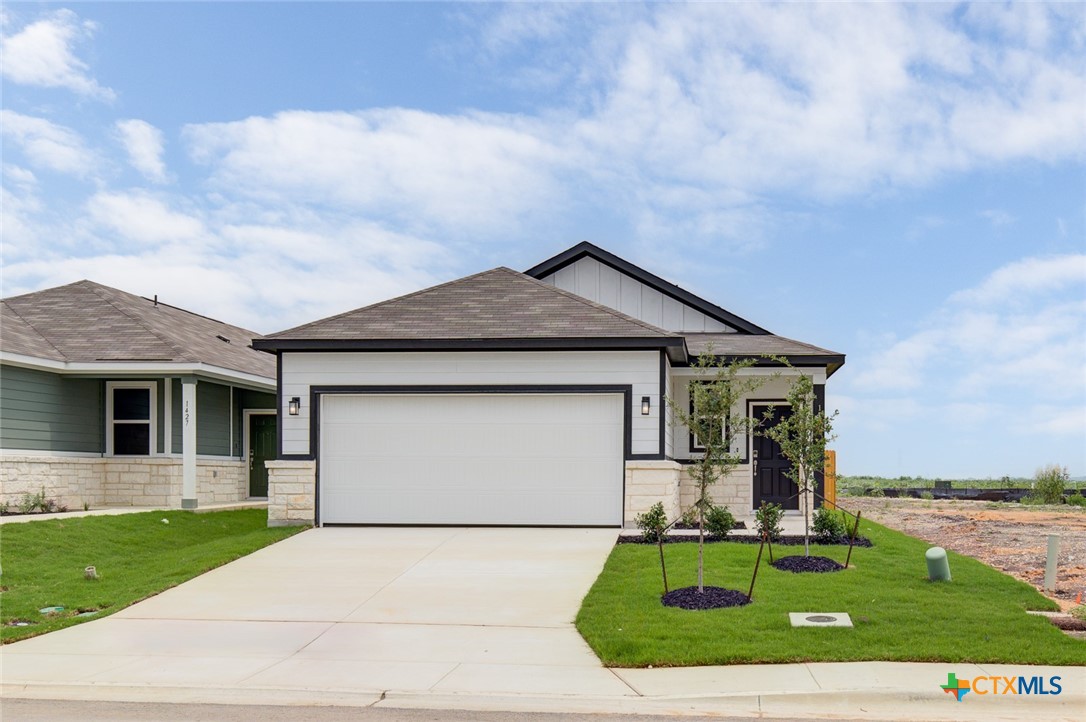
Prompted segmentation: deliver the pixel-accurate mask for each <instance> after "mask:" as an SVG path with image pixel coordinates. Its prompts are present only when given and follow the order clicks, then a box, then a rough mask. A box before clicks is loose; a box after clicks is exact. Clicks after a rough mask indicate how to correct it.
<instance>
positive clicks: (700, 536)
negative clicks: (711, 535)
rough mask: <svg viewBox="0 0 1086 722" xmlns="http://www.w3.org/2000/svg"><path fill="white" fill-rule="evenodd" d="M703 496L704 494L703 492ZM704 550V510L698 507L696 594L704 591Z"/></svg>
mask: <svg viewBox="0 0 1086 722" xmlns="http://www.w3.org/2000/svg"><path fill="white" fill-rule="evenodd" d="M703 494H704V492H703ZM704 550H705V510H704V509H703V508H702V507H701V506H698V593H699V594H701V593H702V592H704V591H705V585H704V584H703V583H702V577H703V574H702V572H703V570H704V569H705V566H704V562H703V557H702V552H703V551H704Z"/></svg>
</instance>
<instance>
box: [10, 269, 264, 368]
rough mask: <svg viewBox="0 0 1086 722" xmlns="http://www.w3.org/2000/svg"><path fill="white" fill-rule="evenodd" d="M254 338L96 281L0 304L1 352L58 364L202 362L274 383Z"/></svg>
mask: <svg viewBox="0 0 1086 722" xmlns="http://www.w3.org/2000/svg"><path fill="white" fill-rule="evenodd" d="M220 337H222V338H220ZM259 337H260V336H259V334H257V333H254V332H253V331H250V330H248V329H244V328H240V327H238V326H231V325H230V324H227V323H223V322H221V321H216V320H214V319H211V318H207V317H205V316H200V315H198V314H195V313H191V312H189V311H185V310H183V309H180V308H176V307H174V306H169V305H167V304H164V303H155V302H154V301H152V300H150V299H147V298H143V297H141V296H136V295H133V294H131V293H125V292H124V291H119V290H117V289H115V288H110V287H109V286H103V285H101V284H98V283H94V282H93V281H78V282H76V283H71V284H68V285H67V286H58V287H56V288H49V289H45V290H44V291H37V292H35V293H28V294H25V295H22V296H13V297H11V298H6V299H3V301H2V302H0V348H3V350H4V351H7V352H9V353H18V354H25V355H27V356H35V357H38V358H46V359H52V360H55V361H68V362H124V361H162V362H189V363H204V364H208V365H211V366H218V367H220V368H225V369H231V370H234V371H241V372H243V373H250V374H255V375H257V376H264V377H266V378H269V379H274V378H275V359H274V358H273V357H271V356H269V355H268V354H265V353H261V352H259V351H255V350H254V349H252V348H251V347H250V343H252V340H253V339H254V338H259ZM223 338H225V339H228V340H229V342H227V341H223V340H222V339H223Z"/></svg>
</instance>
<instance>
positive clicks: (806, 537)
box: [799, 464, 811, 557]
mask: <svg viewBox="0 0 1086 722" xmlns="http://www.w3.org/2000/svg"><path fill="white" fill-rule="evenodd" d="M799 478H800V479H802V480H803V556H805V557H809V556H811V494H810V492H809V491H807V486H808V482H807V467H806V466H805V465H803V464H800V465H799Z"/></svg>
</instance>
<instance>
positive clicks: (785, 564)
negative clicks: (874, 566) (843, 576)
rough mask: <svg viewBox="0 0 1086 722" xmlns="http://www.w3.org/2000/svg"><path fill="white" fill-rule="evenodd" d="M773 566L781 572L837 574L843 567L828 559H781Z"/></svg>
mask: <svg viewBox="0 0 1086 722" xmlns="http://www.w3.org/2000/svg"><path fill="white" fill-rule="evenodd" d="M773 566H774V567H776V568H777V569H780V570H781V571H783V572H795V573H796V574H799V573H801V572H839V571H841V570H842V569H844V567H843V566H842V565H840V564H838V563H837V562H835V561H834V560H832V559H830V558H829V557H800V556H794V557H781V558H780V559H777V560H776V561H775V562H773Z"/></svg>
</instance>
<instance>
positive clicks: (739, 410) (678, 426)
mask: <svg viewBox="0 0 1086 722" xmlns="http://www.w3.org/2000/svg"><path fill="white" fill-rule="evenodd" d="M804 372H805V373H806V374H807V375H808V376H811V378H812V380H813V381H814V382H815V383H816V384H824V383H826V372H825V370H822V369H818V370H810V369H805V370H804ZM799 373H800V372H799V370H797V369H780V370H776V371H772V370H765V369H750V370H748V371H746V372H744V374H743V375H744V376H747V375H757V376H762V377H764V378H765V379H766V382H765V383H764V384H763V385H762V386H760V387H759V388H758V389H756V390H755V391H753V392H752V393H749V394H745V395H743V396H742V397H741V399H740V401H739V403H738V404H736V408H735V409H734V410H733V413H736V414H743V413H746V410H747V402H748V401H759V400H764V401H766V402H767V403H768V402H769V401H780V400H783V399H784V398H785V397H786V396H787V395H788V389H789V386H790V384H791V382H792V379H794V378H795V377H796V376H797V375H798V374H799ZM696 378H697V374H696V373H695V372H694V371H693V370H692V369H689V368H683V369H672V370H671V372H670V378H669V379H668V382H667V385H668V386H669V387H670V390H669V391H668V392H667V393H669V394H670V395H671V396H672V398H674V399H675V403H676V404H677V405H678V406H679V408H682V409H689V408H690V382H691V381H693V380H694V379H696ZM669 437H670V438H669V440H668V442H669V443H670V445H671V448H672V452H671V453H672V457H673V458H675V459H690V458H693V457H697V456H699V454H692V453H691V452H690V430H689V429H688V428H687V427H686V424H684V423H682V422H681V421H679V419H675V420H674V422H673V423H672V425H671V433H670V434H669ZM735 443H736V448H735V449H734V450H735V451H737V452H739V451H743V450H744V449H745V448H746V446H747V444H748V440H747V439H746V438H745V436H744V437H742V438H737V439H736V441H735ZM743 454H744V456H747V454H746V451H743ZM744 468H747V467H744ZM748 471H749V469H748Z"/></svg>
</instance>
